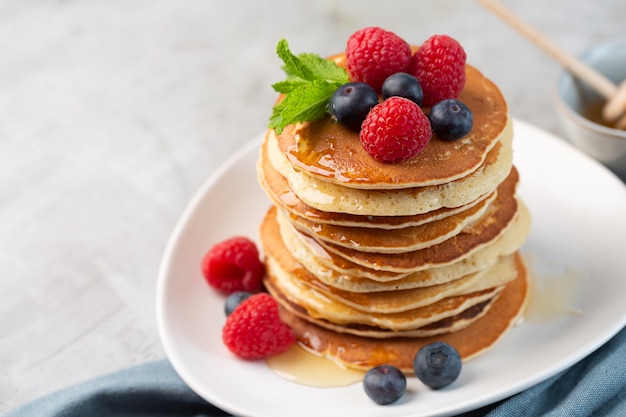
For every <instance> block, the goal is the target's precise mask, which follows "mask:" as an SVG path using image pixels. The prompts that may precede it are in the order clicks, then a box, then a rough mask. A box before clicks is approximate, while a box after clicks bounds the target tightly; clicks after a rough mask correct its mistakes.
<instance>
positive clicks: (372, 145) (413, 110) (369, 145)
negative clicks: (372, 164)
mask: <svg viewBox="0 0 626 417" xmlns="http://www.w3.org/2000/svg"><path fill="white" fill-rule="evenodd" d="M359 135H360V139H361V144H362V145H363V148H365V150H366V151H367V153H369V154H370V155H371V156H372V157H373V158H374V159H376V160H377V161H381V162H392V163H396V162H403V161H406V160H407V159H409V158H412V157H414V156H415V155H417V154H418V153H420V152H421V151H422V150H424V148H426V146H427V145H428V143H429V142H430V139H431V137H432V131H431V128H430V122H429V121H428V118H427V117H426V115H425V114H424V112H423V111H422V109H421V108H420V107H419V106H418V105H417V104H416V103H414V102H413V101H411V100H409V99H407V98H404V97H397V96H394V97H390V98H388V99H387V100H385V101H383V102H382V103H380V104H378V105H376V106H375V107H374V108H372V110H371V111H370V112H369V114H368V115H367V117H366V118H365V120H364V121H363V125H362V126H361V132H360V134H359Z"/></svg>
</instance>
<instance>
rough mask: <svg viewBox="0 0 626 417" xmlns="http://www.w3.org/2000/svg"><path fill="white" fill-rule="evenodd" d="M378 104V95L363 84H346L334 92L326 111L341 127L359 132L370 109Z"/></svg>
mask: <svg viewBox="0 0 626 417" xmlns="http://www.w3.org/2000/svg"><path fill="white" fill-rule="evenodd" d="M377 104H378V94H377V93H376V91H375V90H374V89H373V88H372V87H371V86H370V85H369V84H366V83H363V82H359V81H356V82H352V83H347V84H344V85H342V86H340V87H339V88H337V89H336V90H335V92H334V93H333V94H332V96H331V97H330V101H329V102H328V107H327V111H328V113H329V114H330V115H331V116H332V117H334V118H335V119H336V120H337V121H338V122H339V123H341V124H342V125H344V126H346V127H348V128H350V129H353V130H359V129H360V128H361V123H363V120H365V117H366V116H367V114H368V113H369V111H370V110H371V108H372V107H374V106H375V105H377Z"/></svg>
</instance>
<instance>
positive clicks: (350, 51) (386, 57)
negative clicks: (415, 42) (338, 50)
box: [346, 27, 411, 92]
mask: <svg viewBox="0 0 626 417" xmlns="http://www.w3.org/2000/svg"><path fill="white" fill-rule="evenodd" d="M346 60H347V66H348V73H349V74H350V79H351V80H352V81H362V82H364V83H368V84H369V85H371V86H372V87H374V90H376V92H380V91H381V88H382V85H383V82H384V81H385V79H387V77H389V76H390V75H391V74H394V73H396V72H406V71H407V70H408V69H409V65H410V63H411V46H410V45H409V44H408V43H407V42H406V41H405V40H404V39H402V38H401V37H399V36H398V35H396V34H395V33H393V32H390V31H387V30H385V29H382V28H379V27H368V28H365V29H361V30H359V31H357V32H355V33H353V34H352V35H351V36H350V38H348V42H347V45H346Z"/></svg>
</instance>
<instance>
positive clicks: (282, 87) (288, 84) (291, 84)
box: [272, 79, 307, 94]
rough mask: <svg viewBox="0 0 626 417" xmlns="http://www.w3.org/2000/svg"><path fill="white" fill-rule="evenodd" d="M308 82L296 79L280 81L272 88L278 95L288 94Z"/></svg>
mask: <svg viewBox="0 0 626 417" xmlns="http://www.w3.org/2000/svg"><path fill="white" fill-rule="evenodd" d="M306 83H307V81H304V80H300V79H294V80H285V81H279V82H277V83H274V84H272V88H273V89H274V91H276V92H277V93H281V94H288V93H290V92H292V91H293V90H295V89H296V88H298V87H301V86H302V85H303V84H306Z"/></svg>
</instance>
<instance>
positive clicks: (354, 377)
mask: <svg viewBox="0 0 626 417" xmlns="http://www.w3.org/2000/svg"><path fill="white" fill-rule="evenodd" d="M266 362H267V365H268V366H269V368H270V369H271V370H272V371H274V372H276V373H277V374H278V375H280V376H281V377H283V378H285V379H286V380H288V381H291V382H295V383H298V384H302V385H309V386H313V387H318V388H331V387H342V386H348V385H352V384H355V383H359V382H361V381H362V380H363V376H364V372H362V371H358V370H355V369H349V368H346V367H343V366H341V365H339V364H337V363H335V362H333V361H331V360H328V359H326V358H322V357H320V356H317V355H314V354H312V353H310V352H308V351H306V350H305V349H304V348H302V347H300V345H298V344H294V345H293V346H292V347H291V348H290V349H289V350H288V351H287V352H285V353H282V354H280V355H276V356H272V357H270V358H268V359H267V360H266Z"/></svg>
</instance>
